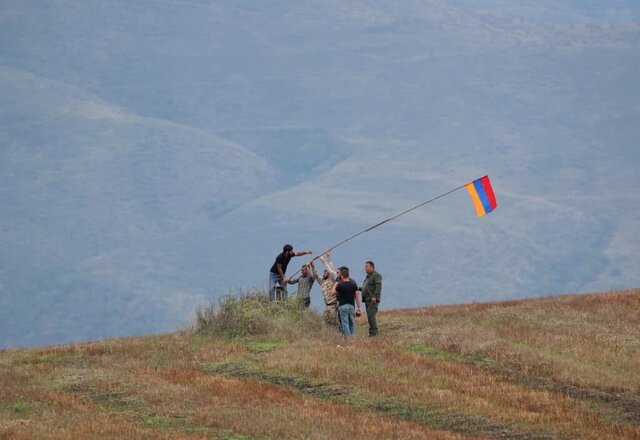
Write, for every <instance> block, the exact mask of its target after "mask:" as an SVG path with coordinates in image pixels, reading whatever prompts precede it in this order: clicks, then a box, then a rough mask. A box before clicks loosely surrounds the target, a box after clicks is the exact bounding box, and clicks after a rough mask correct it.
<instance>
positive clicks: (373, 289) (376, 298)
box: [360, 261, 382, 336]
mask: <svg viewBox="0 0 640 440" xmlns="http://www.w3.org/2000/svg"><path fill="white" fill-rule="evenodd" d="M364 270H365V272H366V273H367V277H366V278H365V279H364V282H363V283H362V288H361V289H360V291H361V292H362V302H364V305H365V308H366V310H367V320H368V321H369V336H377V335H378V319H377V318H376V314H377V313H378V304H380V294H381V293H382V275H380V273H379V272H378V271H376V266H375V264H373V261H367V262H366V263H364Z"/></svg>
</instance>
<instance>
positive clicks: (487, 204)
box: [473, 179, 493, 214]
mask: <svg viewBox="0 0 640 440" xmlns="http://www.w3.org/2000/svg"><path fill="white" fill-rule="evenodd" d="M473 186H474V187H475V188H476V192H477V193H478V197H479V198H480V201H481V202H482V206H483V207H484V212H485V213H486V214H489V213H490V212H491V211H493V209H492V208H491V202H489V197H487V193H486V192H485V191H484V187H483V186H482V181H481V179H478V180H476V181H474V182H473Z"/></svg>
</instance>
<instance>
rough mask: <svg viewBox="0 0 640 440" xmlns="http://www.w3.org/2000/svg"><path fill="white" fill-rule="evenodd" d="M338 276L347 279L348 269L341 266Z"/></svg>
mask: <svg viewBox="0 0 640 440" xmlns="http://www.w3.org/2000/svg"><path fill="white" fill-rule="evenodd" d="M340 275H342V276H343V277H345V278H348V277H349V268H348V267H344V266H342V268H341V269H340Z"/></svg>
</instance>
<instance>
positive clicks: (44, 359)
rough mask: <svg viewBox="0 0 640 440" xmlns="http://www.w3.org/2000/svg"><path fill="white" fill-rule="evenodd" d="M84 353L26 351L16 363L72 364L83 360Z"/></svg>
mask: <svg viewBox="0 0 640 440" xmlns="http://www.w3.org/2000/svg"><path fill="white" fill-rule="evenodd" d="M84 359H85V358H84V355H83V354H82V353H79V352H78V353H55V352H54V353H43V354H33V353H27V354H25V355H24V356H22V357H20V358H19V360H18V363H20V364H23V365H35V364H53V365H63V364H72V363H78V362H81V361H83V360H84Z"/></svg>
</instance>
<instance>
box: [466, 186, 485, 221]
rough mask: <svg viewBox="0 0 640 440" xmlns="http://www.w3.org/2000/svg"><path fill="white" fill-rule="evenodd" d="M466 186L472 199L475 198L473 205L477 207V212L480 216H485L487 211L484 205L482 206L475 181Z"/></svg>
mask: <svg viewBox="0 0 640 440" xmlns="http://www.w3.org/2000/svg"><path fill="white" fill-rule="evenodd" d="M465 188H467V191H469V195H470V196H471V200H473V206H475V207H476V212H477V213H478V217H484V216H485V215H486V214H487V213H486V212H485V210H484V206H482V202H481V201H480V197H478V191H476V187H475V186H474V185H473V182H471V183H468V184H466V185H465Z"/></svg>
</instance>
